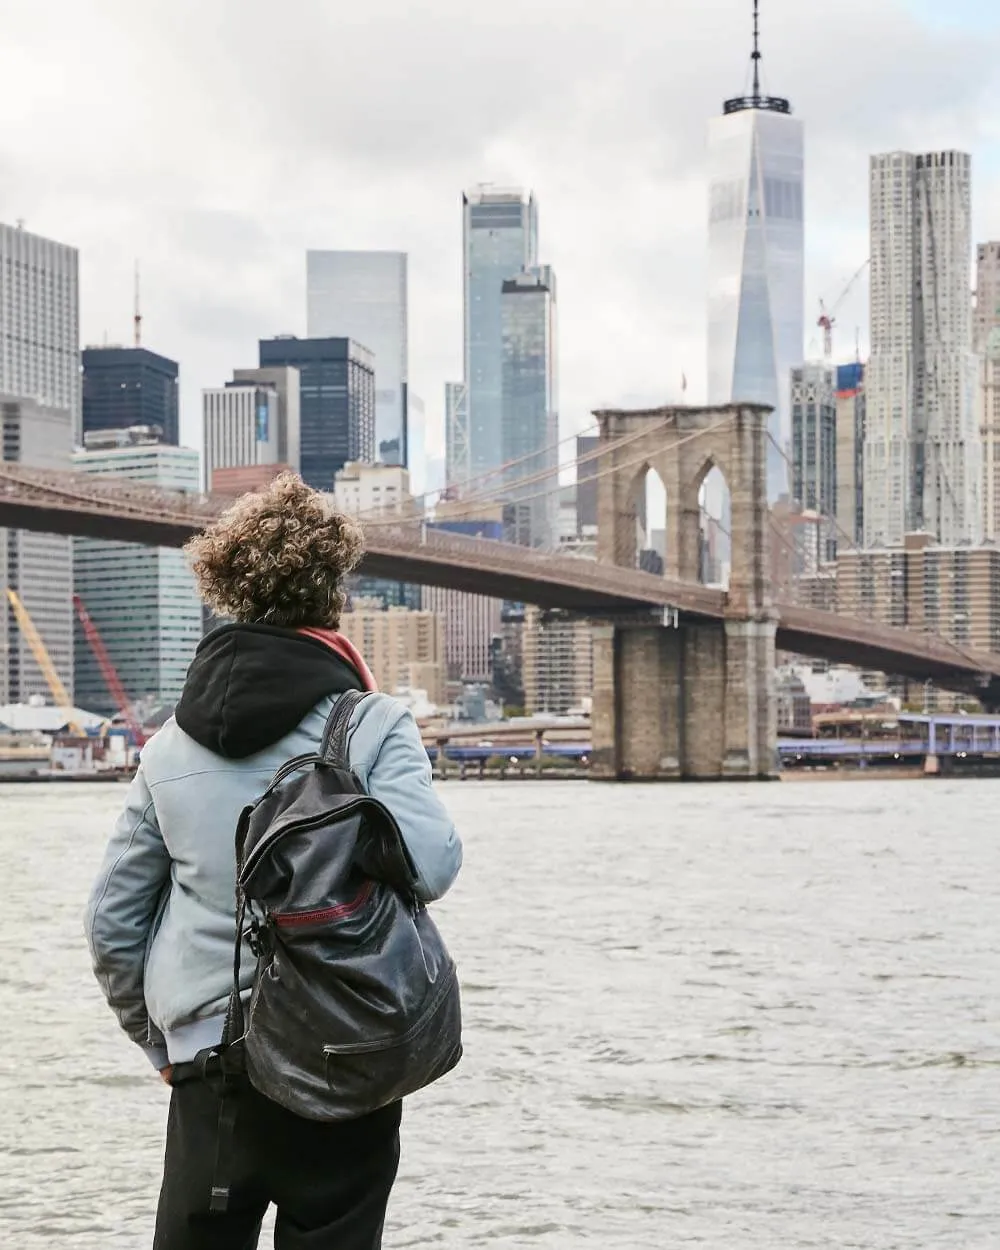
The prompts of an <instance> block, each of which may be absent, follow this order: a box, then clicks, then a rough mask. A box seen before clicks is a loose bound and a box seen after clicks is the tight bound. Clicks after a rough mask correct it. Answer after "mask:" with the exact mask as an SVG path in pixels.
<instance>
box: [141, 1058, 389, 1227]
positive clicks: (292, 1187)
mask: <svg viewBox="0 0 1000 1250" xmlns="http://www.w3.org/2000/svg"><path fill="white" fill-rule="evenodd" d="M235 1097H236V1100H237V1102H236V1106H237V1111H236V1131H235V1139H234V1141H233V1145H232V1148H231V1153H230V1160H231V1166H230V1169H229V1176H228V1179H229V1181H230V1185H231V1188H230V1196H229V1205H228V1209H227V1210H226V1211H225V1212H224V1213H221V1214H214V1213H212V1212H210V1211H209V1201H210V1197H211V1187H212V1178H213V1173H214V1170H215V1159H216V1145H217V1141H218V1136H219V1099H218V1095H217V1094H216V1092H215V1089H214V1087H213V1086H212V1085H210V1084H209V1083H208V1082H206V1081H205V1080H203V1079H202V1078H201V1077H199V1076H195V1075H187V1074H184V1075H180V1074H176V1076H175V1082H174V1087H173V1092H172V1094H171V1099H170V1115H169V1119H168V1121H167V1149H166V1160H165V1163H164V1169H163V1187H162V1189H161V1190H160V1204H159V1209H158V1210H157V1215H156V1236H155V1238H154V1241H153V1250H254V1247H256V1245H257V1239H258V1236H259V1234H260V1226H261V1221H262V1220H263V1218H264V1213H265V1211H266V1210H267V1208H268V1206H269V1205H270V1204H271V1203H272V1202H273V1203H274V1204H275V1206H276V1207H277V1217H276V1220H275V1227H274V1244H275V1247H276V1250H379V1248H380V1247H381V1245H382V1226H383V1223H384V1221H385V1209H386V1204H387V1202H388V1201H389V1191H390V1190H391V1189H392V1184H393V1181H394V1180H395V1179H396V1169H397V1167H398V1165H399V1122H400V1116H401V1104H400V1103H394V1104H393V1105H392V1106H389V1107H385V1108H384V1109H383V1110H381V1111H377V1112H375V1114H374V1115H369V1116H365V1117H364V1119H361V1120H348V1121H343V1122H340V1123H336V1124H319V1123H316V1122H315V1121H313V1120H303V1119H301V1118H300V1117H299V1116H296V1115H292V1113H291V1112H290V1111H286V1110H285V1109H284V1108H283V1107H279V1106H278V1105H277V1103H274V1102H271V1101H270V1100H269V1099H267V1098H265V1097H264V1096H263V1095H262V1094H258V1093H257V1091H256V1090H255V1089H253V1087H252V1086H250V1085H249V1083H246V1084H245V1085H243V1086H241V1088H240V1089H239V1090H238V1092H237V1093H236V1095H235Z"/></svg>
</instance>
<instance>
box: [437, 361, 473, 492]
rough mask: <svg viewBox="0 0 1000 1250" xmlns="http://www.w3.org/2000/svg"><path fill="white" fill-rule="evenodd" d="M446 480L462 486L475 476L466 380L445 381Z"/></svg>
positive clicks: (453, 484) (447, 482)
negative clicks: (470, 443) (470, 441)
mask: <svg viewBox="0 0 1000 1250" xmlns="http://www.w3.org/2000/svg"><path fill="white" fill-rule="evenodd" d="M444 441H445V474H444V476H445V483H446V484H447V485H448V486H456V487H462V486H464V485H465V484H467V483H468V482H469V481H471V479H472V458H471V452H470V446H469V388H468V387H467V386H466V385H465V383H464V382H445V384H444Z"/></svg>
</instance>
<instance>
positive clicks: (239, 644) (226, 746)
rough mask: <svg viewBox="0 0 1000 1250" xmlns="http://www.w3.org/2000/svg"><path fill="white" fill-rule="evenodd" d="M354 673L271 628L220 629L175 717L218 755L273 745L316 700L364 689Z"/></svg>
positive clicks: (191, 673)
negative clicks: (347, 691) (346, 691)
mask: <svg viewBox="0 0 1000 1250" xmlns="http://www.w3.org/2000/svg"><path fill="white" fill-rule="evenodd" d="M363 689H364V685H363V683H362V681H361V678H360V677H359V676H358V674H357V672H356V671H355V670H354V668H353V667H352V666H351V665H350V664H348V663H347V661H346V660H342V659H341V658H340V656H339V655H337V654H336V653H335V652H333V651H332V650H331V649H330V648H329V647H327V646H325V645H324V644H323V643H322V642H320V641H319V640H318V639H315V638H307V637H304V636H303V635H302V634H297V633H295V632H294V631H293V630H290V629H276V628H275V627H274V626H271V625H223V626H222V628H221V629H216V630H213V632H212V633H210V634H209V635H208V636H207V637H205V638H203V639H202V641H201V645H200V646H199V647H198V650H197V651H196V652H195V657H194V659H193V660H192V662H191V667H190V668H189V669H188V674H187V680H186V681H185V683H184V692H183V694H182V695H181V697H180V700H179V702H178V704H177V707H176V708H175V710H174V716H175V717H176V719H177V723H178V725H180V727H181V729H183V730H184V732H185V733H187V734H190V735H191V737H192V738H194V740H195V742H198V743H200V744H201V746H203V747H207V748H208V749H209V750H210V751H214V752H215V754H216V755H223V756H225V757H226V758H227V759H232V760H242V759H246V757H247V756H248V755H254V754H256V752H257V751H263V750H264V748H265V747H269V746H272V745H273V744H274V743H275V742H278V741H279V740H280V739H281V738H283V737H284V736H285V734H287V733H291V731H292V730H293V729H294V728H295V726H296V725H298V724H299V723H300V721H302V720H303V718H304V717H305V715H306V713H307V712H309V711H310V710H311V709H312V708H314V707H315V706H316V704H317V703H318V702H319V701H320V699H322V698H324V697H326V696H327V695H331V694H343V692H344V691H345V690H363Z"/></svg>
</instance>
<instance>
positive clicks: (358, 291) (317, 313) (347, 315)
mask: <svg viewBox="0 0 1000 1250" xmlns="http://www.w3.org/2000/svg"><path fill="white" fill-rule="evenodd" d="M407 281H408V279H407V255H406V253H405V252H325V251H311V252H307V253H306V291H307V305H308V307H307V325H306V333H307V334H308V336H309V337H310V338H311V339H324V338H348V339H353V340H354V342H355V343H360V344H362V345H363V346H364V347H366V348H368V350H369V351H370V352H371V353H372V354H373V355H374V357H375V446H376V448H378V447H379V446H381V444H382V443H391V442H396V443H397V444H398V460H397V463H399V464H402V465H405V466H408V465H409V463H410V461H409V446H408V442H409V440H408V429H407V424H408V423H407V417H408V411H407V391H408V388H409V329H408V293H407Z"/></svg>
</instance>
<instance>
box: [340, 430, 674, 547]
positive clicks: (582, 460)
mask: <svg viewBox="0 0 1000 1250" xmlns="http://www.w3.org/2000/svg"><path fill="white" fill-rule="evenodd" d="M672 420H673V418H672V417H668V418H667V419H666V420H665V421H663V422H661V423H660V424H659V425H655V426H651V427H650V428H649V429H647V430H639V431H637V432H636V433H633V434H628V435H625V436H624V437H622V438H619V439H616V440H615V441H614V442H612V443H606V444H604V445H603V446H601V447H597V448H594V450H593V451H589V452H585V453H584V454H583V455H582V456H577V457H576V458H575V459H574V460H572V461H569V462H568V463H567V464H565V465H552V466H549V467H548V468H545V469H541V470H539V471H538V472H536V473H530V474H526V475H525V476H524V477H520V478H517V479H516V480H515V481H513V482H506V483H501V484H500V485H498V486H494V487H491V488H490V489H489V490H484V491H478V492H475V493H473V494H471V495H463V496H460V497H459V498H458V499H456V500H454V501H452V500H449V501H448V516H449V518H450V519H455V518H456V517H457V516H459V515H460V514H461V513H466V514H467V515H471V516H473V517H474V516H475V514H474V511H473V512H472V513H469V511H468V509H469V508H472V509H476V508H479V507H481V506H482V505H483V504H487V503H501V502H505V497H506V496H509V495H510V493H511V492H512V491H520V489H521V488H522V487H523V486H532V485H534V484H535V483H536V482H542V481H545V480H546V479H547V478H551V477H556V478H558V475H559V473H561V472H562V470H563V469H566V468H573V467H579V466H580V465H581V464H589V463H591V462H593V461H595V460H599V459H600V458H601V457H602V456H608V455H610V454H611V453H612V452H614V451H618V450H620V449H621V448H622V447H628V446H630V445H631V444H632V443H635V442H638V441H639V440H640V439H642V438H646V437H647V436H648V435H649V434H654V433H656V432H657V431H658V430H662V429H666V427H667V426H668V425H669V424H670V423H671V422H672ZM597 476H600V475H599V474H592V475H591V476H590V477H588V478H587V479H586V480H587V481H588V482H592V481H594V480H595V478H596V477H597ZM560 489H561V486H560V484H559V482H558V480H557V481H556V484H555V485H554V486H553V487H552V488H550V489H549V490H546V491H543V492H542V493H541V494H540V495H529V496H524V495H519V496H518V498H517V500H516V501H514V500H511V502H517V503H524V502H526V501H527V500H528V499H538V498H541V497H542V496H544V495H550V494H555V493H556V492H558V491H559V490H560ZM358 519H359V520H361V521H363V522H364V523H365V524H367V525H398V524H399V522H400V521H401V520H411V521H413V520H416V521H420V520H423V519H424V513H423V511H422V510H420V509H414V510H413V511H412V512H397V513H392V514H390V515H387V514H386V513H385V512H384V511H375V510H372V511H369V512H362V513H359V514H358Z"/></svg>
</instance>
